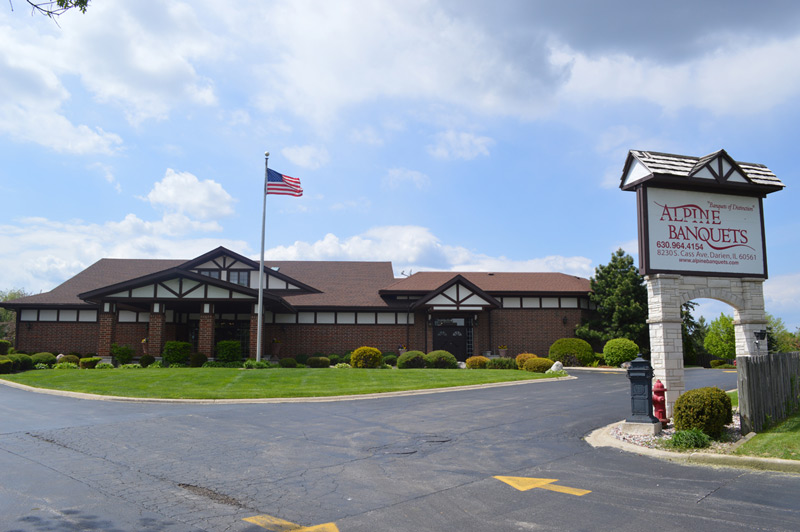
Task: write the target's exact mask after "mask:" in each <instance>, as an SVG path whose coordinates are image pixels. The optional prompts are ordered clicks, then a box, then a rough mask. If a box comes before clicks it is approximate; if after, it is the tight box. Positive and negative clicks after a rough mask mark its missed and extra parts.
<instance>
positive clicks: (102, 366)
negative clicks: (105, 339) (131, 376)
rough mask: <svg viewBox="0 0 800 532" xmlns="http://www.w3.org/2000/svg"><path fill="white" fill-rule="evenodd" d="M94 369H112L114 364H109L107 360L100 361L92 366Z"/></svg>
mask: <svg viewBox="0 0 800 532" xmlns="http://www.w3.org/2000/svg"><path fill="white" fill-rule="evenodd" d="M94 369H114V364H109V363H108V362H100V363H99V364H98V365H96V366H95V367H94Z"/></svg>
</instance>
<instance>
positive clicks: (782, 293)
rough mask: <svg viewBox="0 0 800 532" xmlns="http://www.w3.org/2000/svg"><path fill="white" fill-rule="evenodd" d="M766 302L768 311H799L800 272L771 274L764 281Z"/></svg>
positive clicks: (775, 312)
mask: <svg viewBox="0 0 800 532" xmlns="http://www.w3.org/2000/svg"><path fill="white" fill-rule="evenodd" d="M764 300H765V301H764V303H765V305H766V307H767V312H770V313H773V314H775V315H777V316H780V314H781V312H785V311H791V312H798V302H799V301H800V272H799V273H789V274H785V275H774V276H771V277H770V278H769V279H767V281H766V282H765V283H764Z"/></svg>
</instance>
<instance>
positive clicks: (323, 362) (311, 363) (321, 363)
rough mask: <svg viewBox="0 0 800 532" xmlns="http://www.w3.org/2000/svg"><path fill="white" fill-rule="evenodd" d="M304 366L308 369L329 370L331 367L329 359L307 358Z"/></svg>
mask: <svg viewBox="0 0 800 532" xmlns="http://www.w3.org/2000/svg"><path fill="white" fill-rule="evenodd" d="M306 364H307V365H308V367H310V368H329V367H331V359H330V358H328V357H309V358H308V360H306Z"/></svg>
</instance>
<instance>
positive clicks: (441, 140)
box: [428, 129, 494, 160]
mask: <svg viewBox="0 0 800 532" xmlns="http://www.w3.org/2000/svg"><path fill="white" fill-rule="evenodd" d="M492 144H494V141H493V140H492V139H490V138H489V137H480V136H477V135H473V134H472V133H465V132H460V133H459V132H457V131H453V130H452V129H451V130H448V131H443V132H441V133H439V134H437V135H436V143H435V144H433V145H430V146H428V153H430V154H431V155H432V156H434V157H436V158H437V159H465V160H471V159H474V158H475V157H477V156H479V155H484V156H488V155H489V146H491V145H492Z"/></svg>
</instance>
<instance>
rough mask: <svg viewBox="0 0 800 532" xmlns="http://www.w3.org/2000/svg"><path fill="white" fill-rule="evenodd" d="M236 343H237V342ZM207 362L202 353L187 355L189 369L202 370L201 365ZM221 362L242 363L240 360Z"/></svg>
mask: <svg viewBox="0 0 800 532" xmlns="http://www.w3.org/2000/svg"><path fill="white" fill-rule="evenodd" d="M237 343H238V342H237ZM206 362H208V357H207V356H205V355H204V354H203V353H191V354H190V355H189V367H191V368H202V367H203V364H205V363H206ZM223 362H238V363H239V364H241V363H242V360H241V358H240V359H239V360H230V361H228V360H224V361H223Z"/></svg>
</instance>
